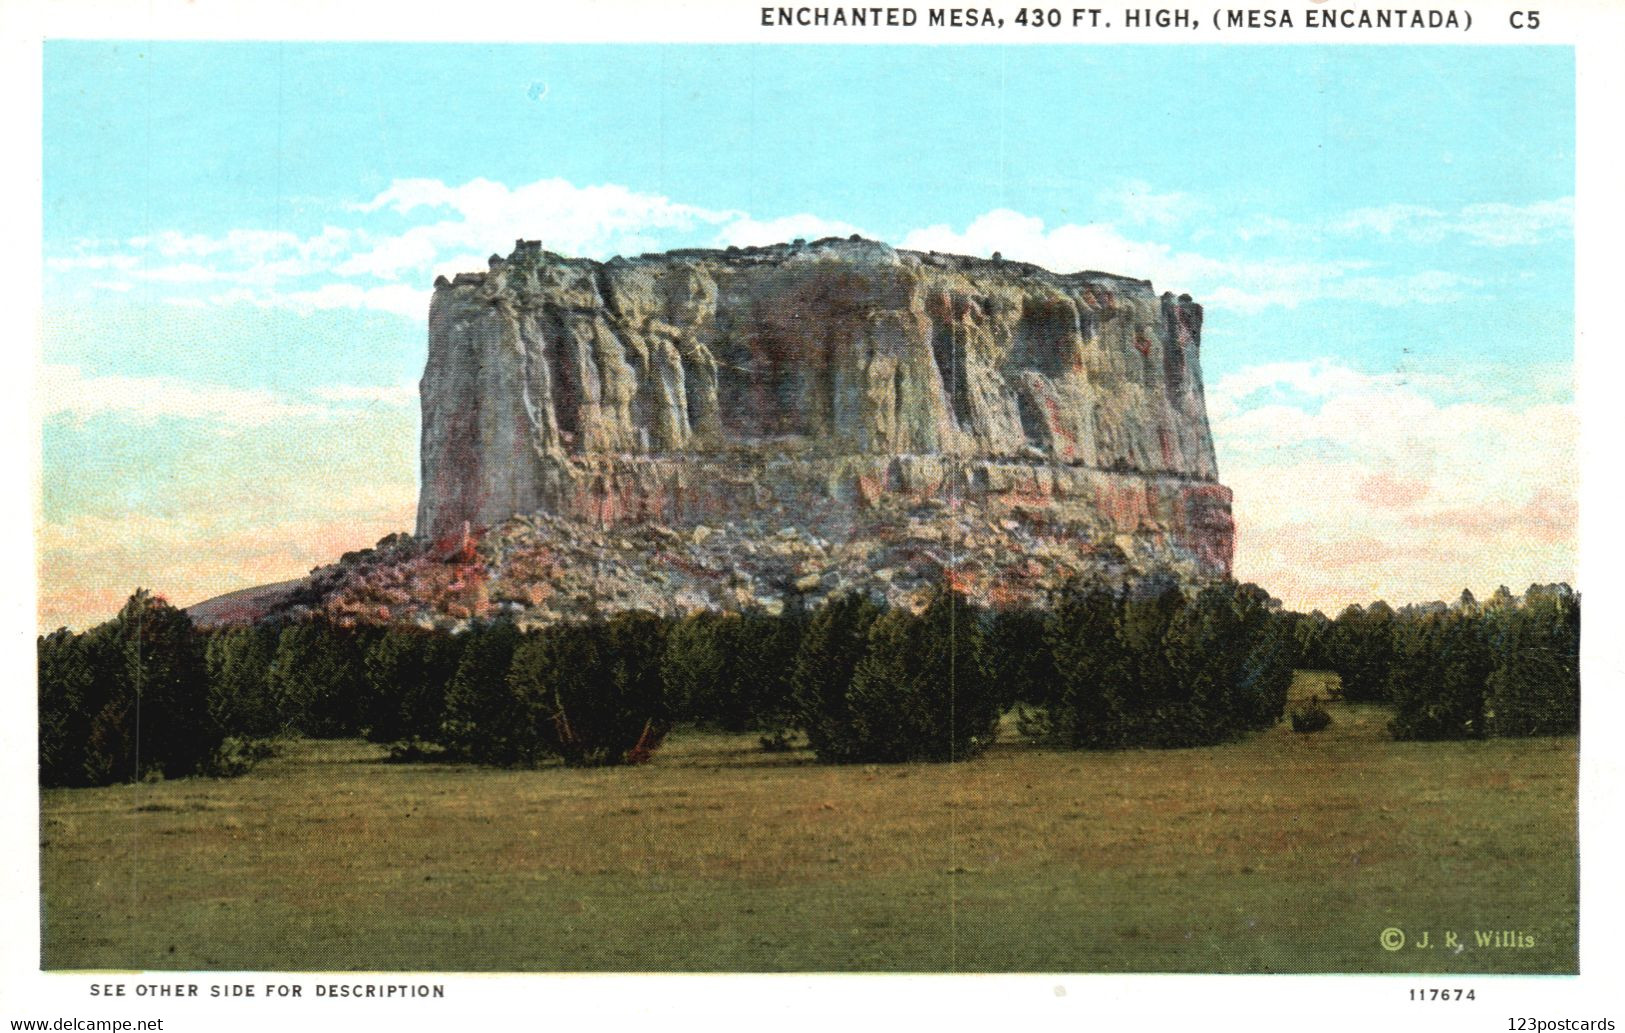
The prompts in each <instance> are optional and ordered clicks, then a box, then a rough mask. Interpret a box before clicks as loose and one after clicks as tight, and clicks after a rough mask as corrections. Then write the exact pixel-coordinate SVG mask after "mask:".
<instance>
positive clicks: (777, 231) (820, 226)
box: [716, 213, 873, 247]
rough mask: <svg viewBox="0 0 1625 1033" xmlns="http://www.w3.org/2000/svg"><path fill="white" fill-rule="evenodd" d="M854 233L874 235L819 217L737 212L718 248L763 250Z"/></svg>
mask: <svg viewBox="0 0 1625 1033" xmlns="http://www.w3.org/2000/svg"><path fill="white" fill-rule="evenodd" d="M854 233H856V234H859V235H860V236H864V237H871V236H873V234H870V233H865V232H864V231H863V230H861V229H859V228H858V227H857V226H854V225H852V224H851V223H849V222H841V221H839V220H830V219H821V218H819V217H818V216H816V215H808V214H802V215H786V216H784V217H783V218H779V219H765V220H759V219H752V218H750V217H749V216H747V215H744V214H743V213H738V214H737V217H736V218H733V219H731V220H730V221H729V222H727V223H724V224H723V226H722V229H721V230H719V231H718V232H717V236H716V246H717V247H727V246H729V245H730V244H731V245H736V246H738V247H751V246H757V247H760V246H763V245H766V244H780V243H784V242H787V241H792V240H795V239H796V238H798V237H800V238H802V239H805V240H818V239H820V238H822V237H850V236H851V235H852V234H854Z"/></svg>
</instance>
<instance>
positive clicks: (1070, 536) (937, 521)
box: [279, 500, 1204, 628]
mask: <svg viewBox="0 0 1625 1033" xmlns="http://www.w3.org/2000/svg"><path fill="white" fill-rule="evenodd" d="M1079 533H1080V532H1079V530H1078V529H1077V528H1074V527H1069V526H1065V525H1056V524H1053V523H1051V522H1050V521H1049V520H1048V514H1047V513H1046V512H1045V511H1042V510H1040V511H1036V512H1034V513H1030V514H1022V513H1017V514H1015V515H1005V516H993V515H990V514H989V513H988V512H987V511H986V509H985V507H983V506H981V505H980V504H978V503H976V502H974V501H965V500H959V501H957V502H955V503H951V504H950V503H942V502H933V501H928V502H924V503H919V504H915V505H903V504H902V503H900V502H898V501H896V500H886V501H884V502H883V503H882V504H880V505H877V506H875V507H871V508H869V509H867V510H865V511H863V512H862V513H861V514H860V519H859V520H858V521H857V522H855V523H854V524H853V525H852V526H851V528H850V531H849V533H847V534H844V535H840V536H837V537H835V538H829V537H820V536H819V535H818V534H815V533H813V532H811V531H808V530H806V529H804V528H800V527H795V526H781V527H771V526H767V525H765V524H764V523H763V522H762V521H760V520H758V519H747V520H742V521H738V522H731V523H723V524H718V525H717V526H714V527H713V526H710V525H705V524H702V525H699V526H696V527H692V528H672V527H667V526H665V525H662V524H656V523H642V524H620V525H611V526H608V527H602V526H600V527H594V526H591V525H586V524H582V523H580V522H578V521H572V520H569V519H565V518H562V517H556V516H551V515H547V514H535V515H531V516H524V517H516V518H514V519H512V520H510V521H508V522H507V523H505V524H503V525H502V526H500V527H498V528H495V529H493V530H491V531H489V532H487V533H485V534H483V535H479V536H476V535H473V534H464V535H460V536H454V537H452V538H449V539H445V540H442V541H440V542H438V543H429V542H427V541H425V540H423V539H417V538H412V537H410V536H407V535H398V536H397V535H392V536H390V537H389V538H386V539H384V540H383V541H382V542H380V543H379V545H378V546H377V547H376V548H374V549H368V550H363V551H361V552H358V553H351V554H347V555H346V556H345V557H344V559H342V560H341V561H340V562H339V563H336V564H333V565H331V566H328V567H321V568H317V569H316V570H315V571H312V573H311V576H310V577H309V578H308V579H306V582H305V583H304V585H303V586H302V587H301V588H300V589H299V590H298V591H297V592H295V593H293V594H292V595H290V596H289V597H288V599H287V601H286V605H284V606H282V607H281V608H280V609H279V612H281V613H283V614H286V615H288V616H293V617H297V616H300V615H302V614H306V613H311V612H316V611H320V612H322V613H324V614H326V615H327V616H328V617H330V618H332V619H335V620H338V621H340V622H341V623H366V624H374V623H376V624H385V623H414V624H418V625H422V626H425V627H440V628H447V627H455V626H457V625H458V624H461V623H463V622H465V621H467V620H469V619H473V618H492V617H498V616H507V617H510V618H512V619H514V620H516V621H518V622H519V623H520V624H522V625H529V626H540V625H546V624H552V623H557V622H561V621H570V620H575V619H580V618H585V617H588V616H592V615H600V616H601V615H606V614H610V613H616V612H620V611H625V610H646V611H649V612H652V613H657V614H661V615H664V616H671V617H678V616H682V615H684V614H687V613H693V612H696V611H701V610H709V611H715V612H741V611H750V610H756V611H761V612H765V613H770V614H777V613H782V612H784V610H785V609H786V608H791V607H795V606H805V607H808V608H816V607H818V606H819V605H821V604H823V603H824V602H825V601H827V600H829V599H831V598H833V597H836V596H840V595H843V594H846V593H849V592H857V593H861V594H864V595H866V596H868V597H869V598H871V599H873V600H875V601H877V602H884V603H886V604H887V605H890V606H900V607H909V608H918V607H920V606H922V605H923V604H924V602H925V601H926V598H927V596H928V593H929V590H930V589H931V588H932V587H934V586H936V585H938V584H942V583H944V582H946V583H949V584H951V585H953V586H954V587H955V588H956V589H958V590H959V591H961V592H964V593H965V594H966V595H967V596H968V597H969V598H971V599H972V600H973V601H975V602H978V603H981V604H983V605H988V606H993V607H997V608H1004V607H1010V606H1018V605H1035V604H1036V605H1042V604H1043V603H1044V602H1045V601H1046V600H1047V598H1048V597H1049V595H1050V593H1051V592H1052V591H1053V590H1054V589H1057V588H1059V587H1061V586H1062V585H1064V584H1065V583H1066V582H1068V581H1069V580H1071V579H1073V578H1075V577H1078V576H1084V575H1087V576H1092V577H1105V578H1107V579H1109V580H1112V581H1130V582H1132V581H1138V580H1142V579H1146V578H1150V577H1170V576H1171V577H1173V578H1174V579H1176V580H1177V581H1179V582H1182V583H1187V584H1188V583H1192V582H1197V581H1201V580H1203V579H1204V575H1203V573H1202V572H1201V571H1200V570H1199V569H1198V566H1197V564H1196V563H1195V562H1194V561H1192V562H1190V563H1188V564H1186V565H1184V566H1179V565H1177V564H1175V565H1170V563H1169V561H1168V556H1169V553H1168V551H1167V550H1166V549H1163V548H1160V547H1158V546H1157V545H1156V543H1154V542H1150V541H1148V540H1146V539H1145V538H1143V537H1142V536H1135V535H1128V534H1120V535H1116V536H1113V537H1108V538H1103V539H1099V540H1080V537H1079Z"/></svg>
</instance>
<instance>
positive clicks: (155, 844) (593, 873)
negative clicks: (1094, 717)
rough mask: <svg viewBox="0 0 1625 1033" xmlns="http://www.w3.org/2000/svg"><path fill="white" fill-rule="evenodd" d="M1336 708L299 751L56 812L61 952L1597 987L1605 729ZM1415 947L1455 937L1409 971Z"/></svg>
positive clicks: (87, 957) (187, 964)
mask: <svg viewBox="0 0 1625 1033" xmlns="http://www.w3.org/2000/svg"><path fill="white" fill-rule="evenodd" d="M1320 677H1321V676H1318V675H1313V674H1308V675H1300V677H1299V682H1298V684H1297V685H1296V686H1295V688H1294V691H1295V694H1296V695H1305V694H1307V693H1309V692H1311V691H1316V690H1319V691H1324V688H1325V686H1324V685H1322V684H1321V683H1320V682H1319V681H1318V680H1317V679H1319V678H1320ZM1331 709H1332V712H1333V714H1334V718H1335V723H1334V724H1333V725H1332V727H1331V728H1329V729H1327V730H1326V731H1324V732H1321V733H1317V734H1314V735H1294V734H1293V733H1292V732H1291V731H1289V730H1288V728H1287V726H1286V725H1285V724H1283V725H1281V726H1279V727H1277V728H1276V729H1274V730H1272V731H1270V732H1267V733H1264V734H1261V735H1258V736H1255V737H1253V738H1251V739H1248V740H1247V741H1244V742H1240V743H1236V744H1232V745H1229V746H1224V747H1219V748H1214V749H1201V750H1179V751H1159V752H1140V751H1131V752H1122V753H1073V752H1066V751H1055V750H1049V749H1043V748H1037V747H1033V746H1029V745H1026V744H1023V743H1020V742H1017V741H1007V742H1005V743H1001V744H1000V745H998V746H997V747H995V748H994V749H993V750H992V751H990V752H989V753H988V754H986V755H984V756H983V757H981V758H978V759H977V760H974V761H971V762H969V763H964V764H958V765H952V766H947V765H929V766H927V765H909V766H896V767H825V766H822V765H818V764H815V763H812V761H811V758H810V756H809V755H807V754H806V753H804V752H792V753H790V754H777V755H771V754H764V753H762V752H761V751H759V750H757V749H756V748H755V743H754V740H753V739H752V738H751V737H749V736H725V735H711V734H704V733H693V732H690V733H688V734H682V735H679V736H676V737H674V738H673V739H672V740H671V741H670V742H669V743H668V744H667V746H666V748H665V749H663V750H662V751H661V752H660V753H659V754H658V755H657V756H656V758H655V761H654V762H653V763H652V764H650V765H647V766H644V767H639V768H631V769H618V770H565V769H547V770H542V771H493V770H483V769H477V768H469V767H457V766H444V765H401V764H389V763H385V762H384V761H383V760H382V754H381V751H380V750H378V749H377V748H375V747H372V746H370V745H368V744H365V743H359V742H300V743H297V744H295V745H294V746H292V747H291V748H290V749H289V750H288V751H287V752H286V753H285V754H284V755H283V756H281V757H279V758H277V759H274V760H272V761H269V762H267V763H266V764H264V765H263V766H262V767H261V768H259V769H258V770H256V771H254V772H253V773H251V774H250V775H248V776H246V777H244V778H240V779H236V780H230V781H213V780H201V779H199V780H182V781H176V782H170V783H164V784H156V785H139V786H117V787H111V788H105V789H88V790H53V791H49V792H46V793H44V794H42V804H41V806H42V845H41V859H42V881H43V893H42V906H43V936H44V951H43V953H44V957H43V959H42V962H43V965H44V966H45V967H46V968H51V969H64V968H66V969H75V968H146V969H241V968H247V969H293V970H344V969H396V970H398V969H427V970H454V971H455V970H517V971H552V970H621V971H662V970H667V971H764V970H834V971H851V970H885V971H896V970H904V971H953V970H957V971H1084V972H1091V971H1198V972H1258V971H1278V972H1324V971H1332V972H1394V971H1410V972H1419V971H1425V972H1572V971H1574V970H1575V967H1576V951H1575V938H1576V922H1577V900H1576V892H1577V873H1576V859H1577V851H1576V828H1575V825H1576V821H1575V815H1576V800H1575V779H1576V759H1577V753H1576V751H1577V747H1576V742H1575V740H1574V739H1572V738H1565V739H1533V740H1501V741H1492V742H1482V743H1395V742H1391V741H1389V740H1388V738H1387V737H1386V734H1385V733H1384V731H1383V725H1384V722H1385V721H1386V714H1385V713H1384V712H1383V711H1382V710H1381V709H1380V708H1372V707H1353V706H1347V705H1343V704H1336V705H1333V707H1332V708H1331ZM1011 737H1012V738H1013V732H1012V736H1011ZM1388 927H1397V928H1402V929H1404V930H1405V931H1406V932H1407V934H1408V936H1409V937H1410V939H1411V942H1412V943H1415V942H1416V941H1417V939H1418V938H1419V937H1420V934H1421V932H1422V931H1423V930H1427V931H1429V932H1430V934H1431V936H1430V940H1431V942H1433V943H1434V944H1436V945H1437V946H1435V947H1434V948H1433V949H1429V950H1421V949H1415V948H1414V947H1411V946H1407V947H1406V948H1404V949H1403V950H1400V951H1397V952H1389V951H1385V950H1383V949H1382V948H1381V947H1380V946H1379V944H1378V938H1379V935H1380V934H1381V932H1382V931H1383V930H1384V929H1385V928H1388ZM1473 930H1484V931H1492V930H1518V931H1521V932H1523V933H1525V934H1527V935H1529V936H1532V937H1533V938H1534V945H1533V946H1532V947H1526V948H1522V949H1517V948H1509V949H1480V948H1478V947H1477V946H1476V945H1473V944H1474V939H1473V936H1472V931H1473ZM1447 931H1450V932H1455V933H1458V934H1459V935H1460V936H1461V937H1462V939H1463V940H1464V941H1465V942H1466V943H1467V944H1468V945H1469V946H1468V947H1467V948H1466V949H1464V950H1462V951H1460V952H1455V951H1451V950H1447V949H1445V947H1444V945H1443V943H1442V940H1443V938H1444V934H1445V933H1446V932H1447Z"/></svg>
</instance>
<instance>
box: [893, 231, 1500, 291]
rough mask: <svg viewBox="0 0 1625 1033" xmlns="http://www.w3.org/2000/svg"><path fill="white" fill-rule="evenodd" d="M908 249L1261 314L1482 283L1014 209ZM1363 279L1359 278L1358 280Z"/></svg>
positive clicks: (929, 235)
mask: <svg viewBox="0 0 1625 1033" xmlns="http://www.w3.org/2000/svg"><path fill="white" fill-rule="evenodd" d="M902 246H903V247H906V248H912V249H915V250H921V251H951V252H959V253H964V254H972V255H984V256H986V255H991V254H992V253H993V252H995V251H997V252H999V253H1001V254H1002V255H1003V256H1004V257H1005V258H1009V259H1012V260H1015V261H1022V262H1032V263H1034V264H1036V265H1041V266H1044V267H1045V268H1047V269H1053V270H1055V271H1057V272H1072V271H1077V270H1084V269H1094V270H1101V271H1107V272H1114V273H1120V274H1123V275H1127V276H1135V277H1139V278H1141V279H1149V280H1152V281H1153V286H1155V287H1156V288H1157V289H1158V290H1172V291H1174V292H1176V293H1190V294H1193V295H1195V296H1197V297H1199V298H1201V299H1202V301H1203V302H1204V303H1205V304H1207V305H1209V306H1212V307H1215V308H1229V309H1235V310H1238V311H1247V312H1252V311H1258V310H1260V309H1265V308H1271V307H1281V308H1296V307H1297V306H1299V305H1302V304H1305V303H1308V302H1312V301H1318V300H1324V299H1336V300H1352V301H1363V302H1369V303H1373V304H1378V305H1384V306H1394V305H1404V304H1434V303H1439V302H1444V301H1454V300H1457V299H1459V298H1461V297H1464V296H1465V294H1466V288H1468V287H1472V286H1475V285H1476V284H1475V282H1474V281H1472V280H1469V279H1467V278H1465V277H1461V276H1457V275H1455V274H1453V273H1448V272H1441V271H1438V270H1424V271H1422V272H1417V273H1411V274H1404V275H1393V276H1379V275H1375V274H1373V273H1371V272H1369V271H1368V270H1370V269H1371V264H1370V263H1369V262H1366V261H1362V260H1359V259H1352V258H1351V259H1317V260H1285V259H1274V258H1227V259H1220V258H1216V257H1213V256H1210V255H1204V254H1199V253H1197V252H1193V251H1181V250H1177V249H1175V248H1173V247H1171V246H1169V245H1167V244H1161V243H1157V242H1154V241H1144V240H1135V239H1132V238H1130V237H1126V236H1124V235H1123V234H1122V233H1121V232H1119V231H1118V230H1117V229H1116V228H1115V227H1113V226H1110V225H1108V224H1106V223H1088V224H1082V225H1079V224H1067V225H1062V226H1056V227H1054V228H1053V229H1046V228H1045V226H1044V221H1043V220H1042V219H1039V218H1037V217H1035V216H1030V215H1023V214H1022V213H1020V212H1014V211H1011V210H1009V209H996V210H994V211H990V212H987V213H985V214H983V215H980V216H978V217H976V218H975V219H973V220H972V221H971V222H970V224H969V225H968V226H967V227H966V228H965V229H964V231H963V232H961V231H957V230H954V229H952V228H951V227H949V226H946V225H937V226H930V227H927V228H925V229H921V230H915V231H914V232H912V233H910V234H908V235H907V236H906V237H904V238H903V241H902ZM1356 274H1358V275H1356Z"/></svg>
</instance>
